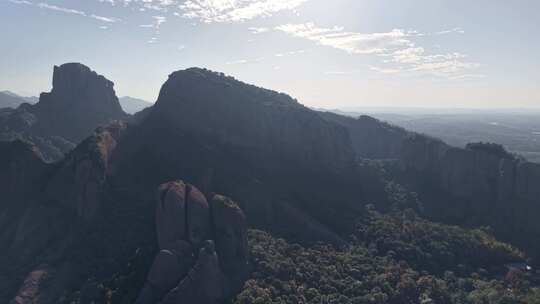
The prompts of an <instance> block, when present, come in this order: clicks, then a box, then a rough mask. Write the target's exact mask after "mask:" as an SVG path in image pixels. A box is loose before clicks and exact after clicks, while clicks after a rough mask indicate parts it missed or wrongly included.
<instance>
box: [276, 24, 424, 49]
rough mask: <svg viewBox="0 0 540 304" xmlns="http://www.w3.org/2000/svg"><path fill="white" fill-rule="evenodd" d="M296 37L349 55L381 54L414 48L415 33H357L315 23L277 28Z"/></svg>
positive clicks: (286, 25)
mask: <svg viewBox="0 0 540 304" xmlns="http://www.w3.org/2000/svg"><path fill="white" fill-rule="evenodd" d="M276 29H277V30H279V31H283V32H285V33H287V34H289V35H292V36H294V37H299V38H304V39H308V40H311V41H314V42H316V43H318V44H320V45H324V46H329V47H333V48H336V49H339V50H342V51H345V52H347V53H349V54H381V53H385V52H388V51H391V50H396V49H399V48H402V47H408V46H412V45H413V44H412V42H411V41H410V39H409V37H411V36H412V35H415V32H410V31H404V30H401V29H394V30H392V31H390V32H385V33H370V34H364V33H356V32H348V31H345V30H344V28H343V27H339V26H335V27H332V28H322V27H316V26H315V24H314V23H313V22H309V23H302V24H285V25H281V26H278V27H276Z"/></svg>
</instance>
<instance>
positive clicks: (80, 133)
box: [0, 63, 127, 161]
mask: <svg viewBox="0 0 540 304" xmlns="http://www.w3.org/2000/svg"><path fill="white" fill-rule="evenodd" d="M113 86H114V84H113V83H112V82H111V81H109V80H107V79H106V78H105V77H103V76H101V75H98V74H97V73H96V72H94V71H92V70H90V68H88V67H86V66H84V65H82V64H80V63H67V64H63V65H61V66H55V67H54V73H53V88H52V90H51V92H49V93H42V94H41V96H40V99H39V102H38V103H36V104H35V105H30V104H22V105H21V106H20V107H18V108H17V109H15V110H4V111H3V112H2V113H0V140H3V141H10V140H14V139H17V138H23V139H26V140H29V141H31V142H33V143H35V144H36V146H37V147H38V149H39V150H40V151H41V152H42V154H43V155H44V158H45V159H46V160H48V161H54V160H59V159H60V158H62V157H63V154H64V153H67V152H69V151H70V150H71V149H73V148H74V146H75V144H77V143H79V142H80V141H82V140H83V139H84V138H86V137H87V136H89V135H91V134H92V132H93V131H94V129H95V128H96V127H98V126H100V125H106V124H108V123H110V122H112V121H114V120H120V119H125V118H127V114H125V113H124V112H123V111H122V108H121V106H120V103H119V102H118V98H117V97H116V95H115V92H114V89H113Z"/></svg>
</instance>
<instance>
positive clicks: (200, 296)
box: [136, 181, 248, 304]
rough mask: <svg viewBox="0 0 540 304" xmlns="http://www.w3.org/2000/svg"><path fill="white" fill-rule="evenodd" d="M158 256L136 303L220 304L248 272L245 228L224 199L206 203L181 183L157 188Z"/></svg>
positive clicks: (239, 213) (238, 211)
mask: <svg viewBox="0 0 540 304" xmlns="http://www.w3.org/2000/svg"><path fill="white" fill-rule="evenodd" d="M156 231H157V236H158V246H159V249H160V251H159V253H158V254H157V255H156V257H155V259H154V262H153V264H152V266H151V268H150V271H149V273H148V276H147V283H146V285H145V286H144V288H143V289H142V291H141V293H140V295H139V297H138V299H137V302H136V303H138V304H147V303H148V304H150V303H163V304H165V303H167V304H176V303H201V304H212V303H221V302H222V301H223V300H225V299H227V298H229V297H230V296H231V295H233V294H234V293H235V292H237V291H238V290H239V288H240V287H241V286H242V284H243V282H244V280H245V279H246V275H247V272H248V248H247V228H246V221H245V217H244V214H243V212H242V210H241V209H240V208H239V207H238V206H237V205H236V204H235V203H234V202H233V201H231V200H230V199H229V198H226V197H224V196H219V195H214V197H213V198H212V199H211V200H210V203H209V202H208V201H207V200H206V198H205V196H204V195H203V194H202V193H200V191H199V190H198V189H197V188H195V187H193V186H192V185H190V184H185V183H184V182H182V181H175V182H169V183H165V184H163V185H161V186H160V187H159V190H158V199H157V205H156Z"/></svg>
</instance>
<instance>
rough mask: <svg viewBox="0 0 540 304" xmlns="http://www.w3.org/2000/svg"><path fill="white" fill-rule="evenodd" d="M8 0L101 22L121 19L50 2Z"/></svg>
mask: <svg viewBox="0 0 540 304" xmlns="http://www.w3.org/2000/svg"><path fill="white" fill-rule="evenodd" d="M8 1H9V2H11V3H14V4H25V5H32V6H35V7H38V8H41V9H45V10H51V11H56V12H61V13H65V14H70V15H78V16H82V17H88V18H92V19H95V20H98V21H101V22H107V23H114V22H118V21H121V19H119V18H112V17H104V16H99V15H96V14H88V13H86V12H84V11H81V10H77V9H73V8H68V7H63V6H57V5H52V4H48V3H45V2H39V3H33V2H30V1H26V0H8Z"/></svg>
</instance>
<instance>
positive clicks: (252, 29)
mask: <svg viewBox="0 0 540 304" xmlns="http://www.w3.org/2000/svg"><path fill="white" fill-rule="evenodd" d="M248 30H249V31H250V32H251V33H252V34H262V33H266V32H269V31H271V30H272V29H270V28H268V27H250V28H248Z"/></svg>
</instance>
